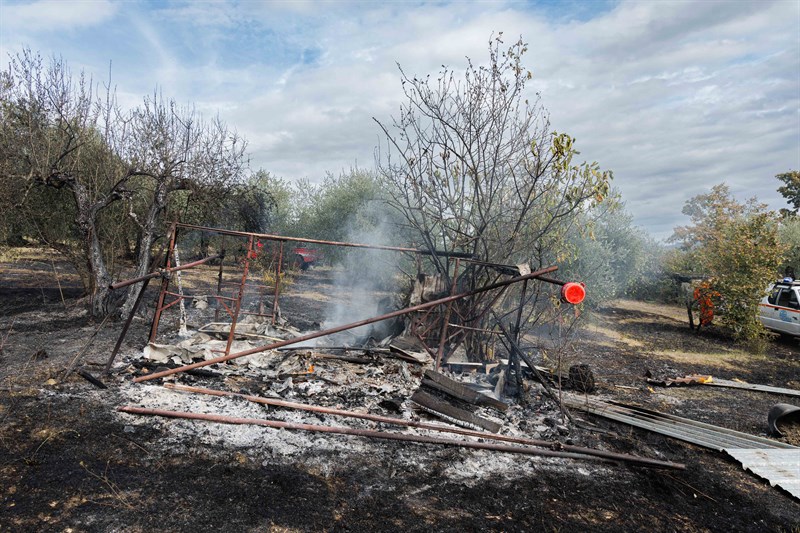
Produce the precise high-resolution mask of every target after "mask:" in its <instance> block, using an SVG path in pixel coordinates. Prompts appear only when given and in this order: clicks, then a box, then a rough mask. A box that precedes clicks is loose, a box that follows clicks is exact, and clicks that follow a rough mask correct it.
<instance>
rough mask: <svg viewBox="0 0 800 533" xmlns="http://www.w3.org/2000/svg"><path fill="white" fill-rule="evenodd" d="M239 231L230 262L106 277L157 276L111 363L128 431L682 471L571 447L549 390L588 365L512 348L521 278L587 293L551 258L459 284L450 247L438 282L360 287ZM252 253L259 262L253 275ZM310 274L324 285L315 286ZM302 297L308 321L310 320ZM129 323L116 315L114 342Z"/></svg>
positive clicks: (311, 448)
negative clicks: (143, 314)
mask: <svg viewBox="0 0 800 533" xmlns="http://www.w3.org/2000/svg"><path fill="white" fill-rule="evenodd" d="M228 233H233V232H228ZM245 237H247V245H246V247H244V248H243V249H242V248H240V253H239V254H237V257H235V258H234V260H233V261H232V262H233V264H234V265H235V266H236V268H235V269H234V273H233V275H231V273H230V272H225V271H224V270H223V261H224V260H225V254H224V252H223V253H217V254H212V255H210V256H207V257H206V258H200V259H198V260H195V261H192V262H191V263H189V264H185V265H183V266H179V265H177V264H170V262H169V261H167V262H166V263H165V267H164V268H163V269H160V270H158V271H157V272H154V273H152V274H151V275H149V276H150V277H147V278H146V279H144V280H143V279H142V278H136V279H134V280H128V281H127V282H122V283H120V284H118V285H120V286H125V284H131V283H136V282H142V281H144V282H145V283H146V281H147V280H148V279H155V278H161V283H162V285H161V290H160V293H159V297H158V303H157V304H156V307H155V310H154V313H153V322H152V326H151V333H150V339H149V342H148V343H147V345H146V347H145V348H144V350H143V351H142V352H141V353H140V354H126V357H125V358H123V359H122V360H121V361H120V362H119V363H117V365H116V367H115V368H116V372H117V373H119V374H122V375H125V376H130V377H132V380H131V381H130V382H126V383H125V384H124V385H123V386H122V387H121V392H122V395H123V403H127V405H122V406H120V407H119V409H118V411H119V412H120V415H119V416H120V417H123V418H124V421H125V424H126V425H127V427H128V428H130V431H132V432H135V431H137V428H140V427H142V426H148V425H149V426H153V425H155V426H156V427H158V428H160V429H161V430H162V431H163V432H164V439H165V441H168V442H171V443H172V444H174V445H175V446H191V445H192V444H191V443H194V444H198V443H202V444H207V445H214V446H221V447H222V448H224V449H226V450H246V453H249V454H254V455H256V456H258V457H266V459H264V460H269V456H289V457H293V456H298V455H302V456H303V457H304V458H305V460H308V456H309V453H310V452H313V455H314V456H315V457H317V458H319V460H320V461H323V458H324V457H326V456H327V455H329V454H330V453H335V454H338V455H341V456H342V457H346V456H348V455H349V454H358V455H364V454H371V455H376V454H377V455H381V454H383V453H386V454H389V455H390V456H391V457H392V461H401V462H402V461H403V460H406V461H407V462H410V463H413V464H416V465H419V464H421V463H420V461H421V459H420V457H422V458H425V457H428V456H432V455H435V454H436V453H440V452H436V451H435V450H441V449H446V450H451V452H450V453H451V455H450V456H449V457H450V466H451V467H452V474H453V475H454V476H461V477H463V476H464V475H467V474H465V472H466V473H469V474H468V476H476V475H477V476H480V475H482V474H483V473H495V474H496V473H497V472H498V471H512V470H513V471H515V472H517V473H518V474H519V473H520V472H524V469H523V470H520V460H519V457H520V456H529V457H530V458H531V459H530V460H528V461H524V463H525V465H527V466H526V467H525V468H528V469H530V468H534V467H535V466H536V465H539V466H541V465H542V464H548V465H554V464H555V465H558V466H559V467H564V466H573V465H584V464H585V463H586V462H587V461H591V462H601V463H620V462H625V463H628V464H634V465H637V466H646V467H656V468H678V469H680V468H683V465H680V464H676V463H670V462H666V461H660V460H656V459H649V458H644V457H637V456H632V455H626V454H618V453H614V452H610V451H606V450H601V449H593V448H589V447H584V446H580V445H579V444H580V443H581V438H580V435H579V432H578V431H577V430H576V426H575V424H574V423H573V422H574V420H573V418H572V415H570V413H569V412H568V411H567V410H566V409H565V408H564V406H563V405H562V404H561V402H560V401H559V395H560V389H563V388H574V389H576V390H578V391H580V392H583V393H586V392H590V391H591V390H592V389H593V386H594V383H593V380H594V378H593V376H592V374H591V370H590V369H589V368H588V367H586V366H585V365H575V366H573V367H572V368H570V369H569V371H565V372H563V373H559V372H554V371H551V370H550V369H548V368H545V367H543V366H538V365H536V364H535V363H534V361H533V360H532V358H531V356H530V355H529V352H528V351H527V350H524V349H523V348H521V347H520V339H521V334H520V323H521V321H523V309H524V308H525V306H526V304H527V303H528V302H529V301H530V298H531V294H532V293H533V291H528V282H531V283H533V282H545V283H550V284H555V285H556V286H557V287H559V288H560V289H561V297H562V299H563V300H564V301H565V302H568V303H573V304H574V303H579V300H580V299H582V297H583V294H584V289H583V287H582V286H580V285H578V284H569V283H563V282H559V281H557V280H553V279H552V278H549V277H547V275H548V274H549V273H551V272H553V271H555V270H556V268H555V267H551V268H547V269H541V270H538V271H533V272H532V271H531V269H530V268H529V267H527V266H526V265H517V266H506V265H493V266H492V268H494V269H495V270H496V271H497V273H498V274H497V276H496V277H495V278H494V280H495V281H493V282H491V283H486V284H484V285H479V286H477V287H476V286H475V284H474V283H472V284H471V285H470V284H466V283H464V282H463V281H462V280H465V279H469V278H468V277H466V276H465V275H464V274H466V273H468V272H469V270H470V267H469V266H467V267H463V268H462V270H461V276H459V268H460V264H459V263H460V258H457V259H456V261H455V263H454V269H453V274H452V277H451V278H450V279H449V280H448V279H443V277H442V276H441V275H439V276H426V275H424V274H422V273H420V272H419V271H418V273H417V276H416V279H415V281H414V283H413V285H412V286H411V287H410V288H408V289H407V290H405V291H404V292H403V293H402V294H405V295H406V297H404V298H400V299H399V301H397V300H395V299H393V298H392V296H393V294H397V293H396V292H395V291H393V290H389V289H384V290H383V291H381V290H376V289H375V287H371V288H370V289H369V290H365V289H364V288H363V285H364V283H363V281H364V280H363V277H360V278H354V277H353V276H352V275H351V276H349V277H350V278H351V280H350V281H349V282H342V280H337V279H336V278H337V277H339V276H340V275H341V273H342V272H345V273H347V272H348V269H347V268H344V269H343V268H341V267H339V268H334V267H331V266H324V265H319V264H317V265H309V264H307V263H308V262H307V261H305V260H304V262H303V263H302V264H301V265H300V268H296V269H293V270H292V269H291V267H287V263H286V257H287V256H291V253H288V254H287V253H286V252H287V250H286V247H285V241H283V240H281V241H278V244H277V245H275V243H271V244H272V246H271V247H270V245H269V244H268V245H266V246H265V245H263V244H262V243H261V240H260V239H256V238H254V236H253V235H250V234H246V235H245ZM262 237H264V238H265V239H266V237H268V236H262ZM173 245H174V241H173ZM303 250H304V251H305V252H308V250H309V249H308V248H303ZM259 253H260V254H261V256H262V257H267V258H269V259H270V260H269V261H267V262H266V267H263V264H264V263H262V267H263V268H262V271H261V272H260V273H258V272H257V268H258V266H259V263H258V261H257V258H258V255H259ZM168 257H175V253H174V251H170V253H169V255H168ZM228 257H229V255H228ZM314 257H317V258H319V257H324V253H320V252H315V255H314ZM467 261H468V259H465V262H467ZM254 272H256V274H255V275H254ZM268 274H269V275H268ZM226 275H227V280H226ZM289 276H292V277H293V278H294V279H293V280H292V281H291V282H290V281H288V277H289ZM214 278H216V280H215V279H214ZM472 279H473V280H474V277H473V278H472ZM254 280H255V281H254ZM226 282H227V284H228V290H227V292H226V289H225V286H226ZM170 283H174V284H175V285H176V287H175V288H170ZM231 286H232V288H233V290H230V289H231ZM320 286H323V287H328V288H330V289H331V291H329V294H322V293H320V292H319V291H316V290H312V289H315V288H317V289H318V288H319V287H320ZM509 289H511V290H509ZM337 290H338V291H339V292H338V293H337V292H336V291H337ZM569 290H572V291H573V293H574V292H577V293H579V294H578V295H579V300H578V301H577V302H576V301H570V299H572V300H575V298H576V296H575V294H570V293H569ZM309 293H312V294H311V296H309ZM226 294H231V296H226ZM367 296H368V297H367ZM304 299H305V300H304ZM545 300H546V301H547V299H545ZM464 302H468V303H469V304H470V306H471V307H470V306H466V305H464ZM514 302H516V304H515V303H514ZM476 306H477V307H479V308H480V309H482V311H481V315H480V316H479V317H477V318H478V319H477V320H476V317H475V316H473V315H474V309H475V308H476ZM309 309H311V310H312V311H313V310H316V311H318V314H319V315H320V318H319V319H318V320H313V319H311V320H309V318H308V315H309V312H308V310H309ZM298 310H301V311H306V312H305V315H304V316H302V317H301V320H298V321H297V323H298V324H301V325H305V326H307V325H309V324H311V325H313V326H317V327H316V328H314V329H311V330H306V331H301V330H300V329H297V328H295V327H293V326H292V322H293V321H292V314H293V313H297V312H298ZM136 311H137V310H136V308H135V307H134V309H132V310H131V314H130V316H129V322H130V320H131V319H133V317H134V316H135V314H136ZM176 311H177V312H176ZM129 322H128V323H129ZM126 330H127V323H126V327H125V328H124V329H123V333H122V335H121V337H120V341H121V340H122V338H124V334H125V331H126ZM476 339H478V340H477V341H476ZM120 344H121V342H118V346H119V345H120ZM476 354H478V356H477V357H476ZM116 355H117V353H116V350H115V352H114V353H113V354H112V358H111V360H110V361H109V367H110V366H111V364H112V362H113V361H114V358H115V357H116ZM476 359H477V360H476ZM153 417H157V418H153ZM398 446H400V447H401V448H400V449H402V450H403V452H402V453H399V451H398ZM452 450H457V452H452ZM403 458H406V459H403ZM424 462H425V461H424V459H423V460H422V463H424Z"/></svg>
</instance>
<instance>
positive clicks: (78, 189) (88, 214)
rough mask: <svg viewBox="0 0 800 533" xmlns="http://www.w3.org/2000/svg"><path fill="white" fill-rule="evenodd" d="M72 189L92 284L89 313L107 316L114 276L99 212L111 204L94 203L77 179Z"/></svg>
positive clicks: (70, 185)
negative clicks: (99, 227)
mask: <svg viewBox="0 0 800 533" xmlns="http://www.w3.org/2000/svg"><path fill="white" fill-rule="evenodd" d="M69 188H70V190H71V191H72V194H73V196H74V198H75V205H76V207H77V216H76V222H77V226H78V232H79V233H80V236H81V240H82V241H83V247H84V251H85V253H86V265H87V268H88V270H89V287H87V289H88V293H89V296H90V298H91V309H90V312H91V314H92V315H93V316H97V317H100V316H105V315H107V314H108V313H109V312H110V311H111V310H112V308H113V304H112V297H113V295H112V293H111V289H110V288H109V285H110V284H111V275H110V274H109V273H108V268H107V267H106V262H105V258H104V257H103V249H102V247H101V245H100V238H99V237H98V234H97V213H98V211H99V210H100V209H101V208H102V207H104V206H105V205H108V203H107V202H98V203H95V204H92V202H91V199H90V198H89V191H88V190H87V188H86V186H85V185H83V184H82V183H80V182H78V181H75V180H73V181H71V182H70V184H69Z"/></svg>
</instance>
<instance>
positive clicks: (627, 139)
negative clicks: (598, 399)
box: [0, 0, 800, 239]
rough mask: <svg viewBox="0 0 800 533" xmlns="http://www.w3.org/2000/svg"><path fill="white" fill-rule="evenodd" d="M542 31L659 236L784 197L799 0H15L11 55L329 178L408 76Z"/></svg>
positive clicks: (532, 56) (550, 78) (585, 145)
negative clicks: (700, 217) (181, 111)
mask: <svg viewBox="0 0 800 533" xmlns="http://www.w3.org/2000/svg"><path fill="white" fill-rule="evenodd" d="M498 32H503V36H504V40H505V42H506V43H507V44H509V45H510V44H511V43H513V42H515V41H516V40H517V39H518V38H519V37H520V36H521V37H522V39H523V40H524V41H525V42H526V43H528V52H527V53H526V55H525V57H524V58H523V64H524V65H525V66H526V67H527V69H528V70H530V71H532V73H533V79H532V80H531V81H530V82H529V86H528V88H529V90H530V91H531V93H532V94H533V93H539V94H540V95H541V101H542V104H543V105H544V107H545V108H546V109H547V111H548V112H549V114H550V121H551V126H552V129H554V130H556V131H558V132H559V133H560V132H567V133H569V134H570V135H571V136H573V137H574V138H575V139H576V147H577V149H578V150H579V151H580V152H581V153H580V155H579V156H578V157H579V159H581V160H586V161H589V162H591V161H597V162H598V163H599V164H600V166H601V167H602V168H603V169H610V170H612V171H613V172H614V181H613V186H614V187H616V188H617V189H618V190H619V191H620V192H621V194H622V198H623V200H624V201H625V202H626V209H627V210H628V211H629V212H630V213H631V214H632V215H633V219H634V224H636V225H638V226H640V227H642V228H643V229H645V230H646V231H648V232H649V233H650V234H651V235H653V236H654V237H656V238H658V239H664V238H666V237H668V236H669V235H670V234H671V233H672V229H673V228H674V227H675V226H677V225H682V224H686V223H688V218H687V217H685V216H684V215H682V214H681V209H682V208H683V205H684V203H685V202H686V200H688V199H689V198H691V197H693V196H696V195H698V194H703V193H705V192H708V191H709V190H710V188H711V187H712V186H713V185H716V184H718V183H722V182H725V183H727V184H728V185H729V187H730V188H731V191H732V192H733V194H734V195H735V196H736V198H737V199H739V200H741V201H743V200H746V199H748V198H750V197H753V196H757V197H758V198H759V199H760V200H761V201H763V202H765V203H767V204H768V205H769V206H770V207H771V208H773V209H778V208H780V207H784V206H785V200H784V199H783V198H782V197H781V196H780V195H779V194H778V193H777V191H776V189H777V187H778V186H779V185H780V183H779V182H778V180H777V179H775V175H776V174H780V173H783V172H787V171H789V170H800V0H776V1H769V0H761V1H726V2H721V1H712V0H705V1H696V2H675V1H667V0H663V1H657V0H650V1H630V2H629V1H620V2H616V1H600V0H598V1H591V2H579V1H575V0H563V1H557V0H548V1H540V2H511V1H483V2H468V1H457V2H446V1H441V2H425V1H414V2H405V1H390V2H382V3H379V2H345V1H328V2H313V1H306V0H297V1H264V2H257V1H247V0H241V1H215V2H209V1H205V2H204V1H167V2H157V1H147V2H145V1H135V0H130V1H125V2H111V1H106V0H84V1H71V0H63V1H58V0H40V1H36V2H19V1H9V0H0V67H2V68H5V67H6V66H7V65H8V57H9V54H15V53H18V52H19V51H20V50H22V49H23V47H27V48H30V49H31V50H33V51H38V52H40V53H41V54H42V55H44V56H52V55H56V56H59V57H62V58H63V59H64V60H66V61H67V62H68V64H69V65H70V67H71V69H72V70H73V72H79V71H81V70H84V71H85V72H86V73H88V74H91V75H92V76H93V77H94V79H95V80H103V81H105V80H107V79H108V75H109V66H110V71H111V76H112V81H113V84H114V85H115V86H116V88H117V94H118V97H119V100H120V102H121V103H123V104H124V105H128V106H135V105H137V104H138V103H140V102H141V101H142V99H143V98H144V97H145V96H146V95H148V94H152V93H153V91H154V90H160V91H161V92H162V93H163V94H164V95H165V96H167V97H172V98H174V99H175V100H177V101H178V102H180V103H186V104H192V105H194V106H195V107H196V109H198V110H199V111H201V112H202V113H203V114H204V115H206V116H213V115H216V114H218V115H219V116H220V117H221V118H222V119H223V120H224V121H225V122H227V124H228V125H229V126H230V127H232V128H234V129H235V130H237V131H238V132H239V133H240V134H242V135H243V136H244V137H245V138H247V140H248V141H249V151H250V154H251V166H252V167H253V169H264V170H267V171H269V172H270V173H271V174H273V175H275V176H280V177H283V178H287V179H299V178H307V179H309V180H311V181H312V182H313V181H319V180H321V179H322V178H323V177H324V176H325V174H326V172H331V173H333V174H339V173H341V172H344V171H348V170H349V169H351V168H353V167H355V166H358V167H361V168H366V169H372V168H374V166H375V150H376V147H378V146H379V145H380V144H381V140H382V135H381V131H380V129H379V128H378V125H377V124H376V123H375V120H374V119H378V120H380V121H381V122H390V121H391V117H392V116H396V115H397V113H398V111H399V109H400V105H401V104H402V103H403V95H402V89H401V85H400V77H399V72H398V65H400V66H401V67H402V68H403V70H404V71H405V72H406V73H407V74H410V75H412V76H413V75H417V76H424V75H427V74H431V75H435V74H436V73H437V72H438V71H439V70H440V69H441V67H442V65H447V66H450V67H452V68H454V69H456V70H463V68H464V67H465V66H466V63H467V59H466V58H471V59H472V60H473V62H475V63H476V64H483V63H486V62H487V61H488V43H489V40H490V38H491V36H492V35H497V34H498Z"/></svg>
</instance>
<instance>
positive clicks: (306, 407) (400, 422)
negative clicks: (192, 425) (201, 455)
mask: <svg viewBox="0 0 800 533" xmlns="http://www.w3.org/2000/svg"><path fill="white" fill-rule="evenodd" d="M164 387H165V388H167V389H170V390H175V391H181V392H190V393H192V394H207V395H209V396H218V397H234V398H244V399H245V400H247V401H249V402H253V403H259V404H263V405H270V406H273V407H283V408H286V409H297V410H300V411H307V412H311V413H322V414H327V415H334V416H343V417H347V418H360V419H362V420H369V421H371V422H380V423H382V424H391V425H394V426H402V427H411V428H417V429H427V430H430V431H439V432H442V433H453V434H456V435H466V436H468V437H478V438H480V439H488V440H496V441H500V442H511V443H514V444H525V445H528V446H543V447H545V448H552V447H554V446H558V448H559V449H561V450H563V451H565V452H574V453H585V454H587V455H595V456H597V457H604V458H606V459H611V460H630V459H632V458H635V459H639V460H644V461H645V462H648V463H649V462H650V461H652V460H651V459H646V458H644V457H637V456H635V455H627V454H619V453H615V452H607V451H604V450H595V449H593V448H585V447H583V446H575V445H572V444H562V443H560V442H559V443H556V442H555V441H546V440H541V439H531V438H528V437H514V436H511V435H503V434H500V433H489V432H487V431H476V430H474V429H465V428H460V427H456V426H445V425H441V424H432V423H428V422H417V421H415V420H406V419H405V418H395V417H391V416H383V415H374V414H370V413H359V412H356V411H347V410H344V409H335V408H331V407H322V406H319V405H312V404H306V403H298V402H288V401H286V400H278V399H275V398H264V397H261V396H253V395H249V394H240V393H237V392H227V391H221V390H216V389H206V388H203V387H189V386H186V385H177V384H173V383H165V384H164ZM658 464H660V462H659V463H658Z"/></svg>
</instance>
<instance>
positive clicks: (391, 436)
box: [117, 406, 686, 470]
mask: <svg viewBox="0 0 800 533" xmlns="http://www.w3.org/2000/svg"><path fill="white" fill-rule="evenodd" d="M117 410H118V411H120V412H123V413H130V414H136V415H151V416H163V417H168V418H186V419H190V420H206V421H209V422H218V423H222V424H245V425H256V426H264V427H270V428H275V429H292V430H298V431H316V432H321V433H334V434H339V435H353V436H357V437H368V438H373V439H384V440H398V441H405V442H415V443H422V444H439V445H444V446H460V447H462V448H473V449H478V450H490V451H496V452H504V453H518V454H522V455H538V456H544V457H560V458H567V459H581V460H588V461H592V460H593V461H601V462H615V460H611V459H607V458H604V457H597V456H593V455H586V454H580V453H573V452H563V451H555V450H541V449H536V448H525V447H521V446H508V445H507V444H494V443H488V442H475V441H467V440H459V439H445V438H441V437H428V436H424V435H406V434H403V433H393V432H389V431H378V430H374V429H355V428H348V427H337V426H320V425H317V424H298V423H294V422H283V421H279V420H264V419H259V418H240V417H233V416H225V415H215V414H208V413H187V412H183V411H167V410H164V409H144V408H141V407H132V406H122V407H118V408H117ZM636 459H640V458H636ZM617 460H622V459H617ZM654 462H657V463H659V464H652V463H651V464H647V465H644V464H643V465H642V466H653V467H657V468H672V469H676V470H683V469H685V468H686V465H683V464H680V463H668V462H660V461H654Z"/></svg>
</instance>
